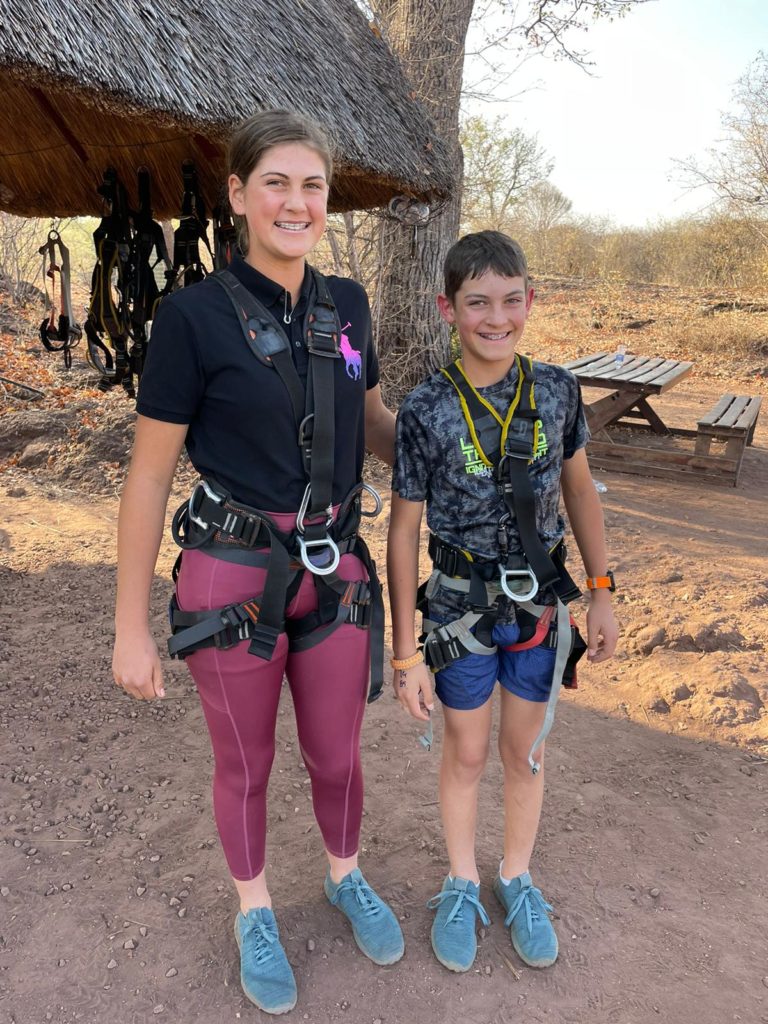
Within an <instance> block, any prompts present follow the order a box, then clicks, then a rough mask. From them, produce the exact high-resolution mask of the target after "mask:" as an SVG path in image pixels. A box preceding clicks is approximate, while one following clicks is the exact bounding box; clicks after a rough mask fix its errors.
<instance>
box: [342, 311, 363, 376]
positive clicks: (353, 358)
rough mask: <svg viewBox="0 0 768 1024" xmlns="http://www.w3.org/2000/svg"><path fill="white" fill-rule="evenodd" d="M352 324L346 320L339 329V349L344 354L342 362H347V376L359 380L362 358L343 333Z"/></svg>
mask: <svg viewBox="0 0 768 1024" xmlns="http://www.w3.org/2000/svg"><path fill="white" fill-rule="evenodd" d="M351 326H352V324H351V323H350V322H349V321H347V323H345V324H344V326H343V327H342V329H341V344H340V345H339V349H340V350H341V354H342V355H343V356H344V362H345V363H346V364H347V376H348V377H351V378H352V380H360V374H361V372H362V367H363V360H362V357H361V355H360V353H359V352H358V351H357V350H356V349H354V348H352V346H351V345H350V343H349V337H348V336H347V335H346V334H345V333H344V331H346V329H347V328H348V327H351Z"/></svg>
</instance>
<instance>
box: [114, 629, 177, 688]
mask: <svg viewBox="0 0 768 1024" xmlns="http://www.w3.org/2000/svg"><path fill="white" fill-rule="evenodd" d="M112 675H113V676H114V677H115V683H116V684H117V685H118V686H122V688H123V689H124V690H125V692H126V693H129V694H130V695H131V696H132V697H135V698H136V700H154V699H155V698H156V697H164V696H165V687H164V686H163V670H162V669H161V667H160V655H159V654H158V652H157V645H156V644H155V641H154V640H153V639H152V636H151V635H150V633H149V630H147V631H146V632H144V633H143V634H133V635H127V634H125V635H119V636H118V637H117V638H116V640H115V648H114V651H113V653H112Z"/></svg>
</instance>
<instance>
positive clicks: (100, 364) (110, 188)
mask: <svg viewBox="0 0 768 1024" xmlns="http://www.w3.org/2000/svg"><path fill="white" fill-rule="evenodd" d="M97 191H98V192H99V194H100V195H101V197H102V198H103V200H104V202H105V204H106V208H107V212H106V213H105V215H104V216H103V217H102V219H101V223H100V224H99V226H98V227H97V228H96V230H95V231H94V233H93V243H94V246H95V249H96V265H95V267H94V268H93V275H92V277H91V301H90V305H89V308H88V317H87V319H86V321H85V335H86V339H87V342H88V361H89V362H90V364H91V365H92V366H93V368H94V369H95V370H97V371H98V372H99V373H100V374H101V380H100V381H99V388H100V389H101V390H102V391H108V390H109V389H110V388H111V387H114V386H115V385H116V384H122V385H123V387H124V388H125V390H126V391H127V392H128V393H129V394H133V384H132V380H131V368H130V359H129V355H128V338H129V322H130V314H129V308H128V287H127V274H128V262H129V257H130V252H131V223H130V211H129V209H128V197H127V194H126V191H125V188H124V187H123V185H122V183H121V182H120V180H119V178H118V176H117V172H116V171H114V170H113V169H112V168H108V169H107V170H106V171H105V172H104V180H103V182H102V184H101V185H100V186H99V188H98V190H97ZM112 352H114V359H113V357H112Z"/></svg>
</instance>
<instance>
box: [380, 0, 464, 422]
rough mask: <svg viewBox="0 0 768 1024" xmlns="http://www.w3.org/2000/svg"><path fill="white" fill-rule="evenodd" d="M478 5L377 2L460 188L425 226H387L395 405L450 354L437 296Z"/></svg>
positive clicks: (383, 353) (390, 390)
mask: <svg viewBox="0 0 768 1024" xmlns="http://www.w3.org/2000/svg"><path fill="white" fill-rule="evenodd" d="M473 6H474V0H375V2H374V3H373V4H372V7H373V10H374V12H375V14H376V16H377V18H378V20H379V22H380V24H381V26H382V28H383V31H384V34H385V36H386V39H387V42H388V43H389V46H390V47H391V49H392V50H393V52H394V53H395V54H396V55H397V57H398V58H399V60H400V62H401V63H402V65H403V68H404V70H405V73H406V75H407V76H408V78H409V80H410V81H411V83H412V84H413V87H414V93H415V95H416V98H417V99H418V100H420V101H421V103H423V104H424V106H425V107H426V109H427V111H428V113H429V114H430V116H431V118H432V120H433V122H434V124H435V126H436V128H437V133H438V135H439V136H440V137H441V139H442V140H443V142H444V143H445V145H446V147H447V149H448V152H449V159H450V161H451V169H452V171H453V173H454V180H455V185H454V190H453V195H452V197H451V199H450V200H448V201H447V202H445V203H444V204H443V205H441V208H440V209H437V210H435V209H433V211H432V214H431V216H430V220H429V222H428V223H427V224H426V225H425V226H423V227H419V228H414V227H413V226H409V225H404V224H401V223H399V222H398V221H395V220H382V228H381V230H382V232H383V237H382V238H381V240H380V241H381V267H382V269H381V280H380V283H379V295H378V300H377V309H378V311H379V313H378V319H379V324H378V328H379V330H378V339H377V340H378V350H379V357H380V359H381V360H382V365H383V368H384V370H385V373H384V377H383V382H384V387H385V393H386V396H387V398H388V399H389V400H390V402H393V403H396V402H398V401H399V400H400V399H401V398H402V397H403V395H404V394H405V393H406V392H407V391H409V390H410V389H411V388H412V387H413V386H414V385H415V384H417V383H418V382H419V381H420V380H422V379H423V378H424V376H425V375H426V374H427V373H428V372H430V371H432V370H434V369H436V368H437V367H438V366H441V365H443V364H444V363H445V362H446V361H447V360H448V356H449V344H450V338H449V332H448V328H447V327H446V325H445V324H444V323H443V322H442V321H441V319H440V317H439V315H438V313H437V309H436V305H435V296H436V295H437V294H438V292H441V291H442V289H443V280H442V268H443V261H444V259H445V254H446V252H447V251H448V249H449V247H450V246H451V244H452V243H453V242H454V241H455V239H456V236H457V234H458V229H459V212H460V203H461V182H462V154H461V146H460V144H459V106H460V99H461V85H462V76H463V72H464V46H465V41H466V37H467V30H468V28H469V22H470V18H471V16H472V8H473Z"/></svg>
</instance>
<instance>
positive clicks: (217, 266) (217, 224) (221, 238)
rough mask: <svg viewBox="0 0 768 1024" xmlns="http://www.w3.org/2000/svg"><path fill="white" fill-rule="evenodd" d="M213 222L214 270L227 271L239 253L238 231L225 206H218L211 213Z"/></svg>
mask: <svg viewBox="0 0 768 1024" xmlns="http://www.w3.org/2000/svg"><path fill="white" fill-rule="evenodd" d="M211 220H212V221H213V269H214V270H226V268H227V267H228V266H229V264H230V263H231V262H232V257H233V256H234V255H235V253H236V252H237V251H238V247H237V229H236V228H235V225H234V224H233V223H232V217H231V216H230V214H229V210H228V208H227V207H225V206H216V207H214V209H213V212H212V213H211Z"/></svg>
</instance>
